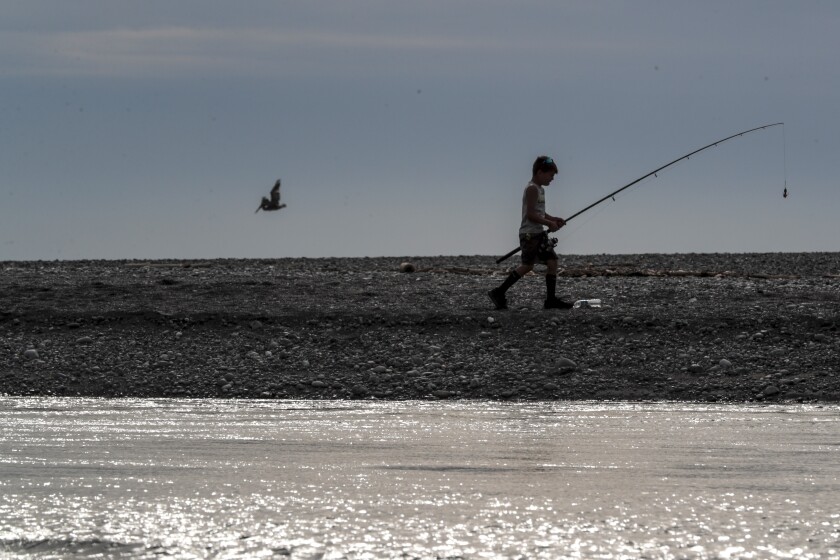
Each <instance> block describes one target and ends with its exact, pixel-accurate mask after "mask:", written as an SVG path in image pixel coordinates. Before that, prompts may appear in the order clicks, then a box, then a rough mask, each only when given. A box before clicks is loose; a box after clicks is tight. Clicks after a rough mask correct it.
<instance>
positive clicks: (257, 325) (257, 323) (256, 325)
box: [249, 320, 263, 331]
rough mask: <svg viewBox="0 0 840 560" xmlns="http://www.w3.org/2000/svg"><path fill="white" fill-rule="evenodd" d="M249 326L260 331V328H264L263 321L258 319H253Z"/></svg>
mask: <svg viewBox="0 0 840 560" xmlns="http://www.w3.org/2000/svg"><path fill="white" fill-rule="evenodd" d="M249 326H250V327H251V330H255V331H258V330H260V329H262V328H263V324H262V321H257V320H254V321H251V323H250V325H249Z"/></svg>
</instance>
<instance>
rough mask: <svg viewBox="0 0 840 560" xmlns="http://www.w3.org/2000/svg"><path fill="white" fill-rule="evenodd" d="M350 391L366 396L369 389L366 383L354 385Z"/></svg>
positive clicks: (358, 395) (359, 395) (356, 394)
mask: <svg viewBox="0 0 840 560" xmlns="http://www.w3.org/2000/svg"><path fill="white" fill-rule="evenodd" d="M350 392H351V393H353V395H355V396H357V397H364V396H365V395H367V393H368V390H367V387H365V386H364V385H353V387H351V388H350Z"/></svg>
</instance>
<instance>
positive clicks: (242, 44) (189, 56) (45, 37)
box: [0, 27, 515, 76]
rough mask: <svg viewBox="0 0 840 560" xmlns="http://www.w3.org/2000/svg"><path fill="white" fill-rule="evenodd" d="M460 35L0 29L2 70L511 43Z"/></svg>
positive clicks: (148, 68) (212, 64) (113, 67)
mask: <svg viewBox="0 0 840 560" xmlns="http://www.w3.org/2000/svg"><path fill="white" fill-rule="evenodd" d="M514 46H515V45H505V44H499V43H498V42H494V41H488V40H482V39H476V38H462V37H454V38H453V37H444V36H432V35H404V34H387V33H348V32H335V31H322V30H318V31H301V30H292V31H289V30H277V29H254V28H236V29H196V28H189V27H158V28H149V29H136V30H135V29H110V30H91V31H64V32H48V33H47V32H8V31H7V32H3V33H2V34H0V50H2V51H3V52H4V53H5V54H3V55H2V57H0V74H2V75H6V76H9V75H24V76H34V75H76V76H79V75H82V76H97V75H98V76H148V75H161V74H162V75H167V74H172V73H178V72H184V71H188V72H195V73H205V72H212V71H219V70H223V71H225V72H230V73H233V74H242V73H246V74H247V73H263V72H278V71H279V72H283V71H293V70H295V69H302V68H305V67H306V66H307V65H309V64H311V61H307V60H306V58H305V57H304V56H302V55H304V54H306V55H307V56H309V57H312V58H313V59H316V60H317V59H318V58H319V57H320V58H323V57H324V56H326V55H328V54H335V53H337V52H344V53H347V52H355V53H357V54H362V53H369V54H372V55H373V54H376V53H378V52H382V51H383V49H384V50H387V51H388V52H393V51H394V50H400V51H405V52H441V51H464V50H474V51H477V50H486V49H503V48H509V47H510V48H513V47H514Z"/></svg>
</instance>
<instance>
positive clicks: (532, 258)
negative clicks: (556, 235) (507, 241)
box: [519, 233, 557, 266]
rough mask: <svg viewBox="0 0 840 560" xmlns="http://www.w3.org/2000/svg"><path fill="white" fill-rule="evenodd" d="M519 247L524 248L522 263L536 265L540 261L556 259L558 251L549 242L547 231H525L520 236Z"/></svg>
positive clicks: (542, 262)
mask: <svg viewBox="0 0 840 560" xmlns="http://www.w3.org/2000/svg"><path fill="white" fill-rule="evenodd" d="M519 247H520V248H521V249H522V264H524V265H527V266H534V265H535V264H537V263H538V262H539V263H540V264H545V263H546V262H547V261H556V260H557V253H555V252H554V247H553V246H552V245H551V244H550V243H549V242H548V234H547V233H523V234H521V235H520V236H519Z"/></svg>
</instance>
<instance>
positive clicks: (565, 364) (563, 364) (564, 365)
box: [554, 356, 577, 370]
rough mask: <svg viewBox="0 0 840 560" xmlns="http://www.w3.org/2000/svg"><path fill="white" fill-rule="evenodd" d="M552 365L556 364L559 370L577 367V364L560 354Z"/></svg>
mask: <svg viewBox="0 0 840 560" xmlns="http://www.w3.org/2000/svg"><path fill="white" fill-rule="evenodd" d="M554 365H555V366H557V368H558V369H560V370H566V369H577V364H576V363H575V362H573V361H572V360H570V359H569V358H566V357H565V356H560V357H559V358H557V361H556V362H554Z"/></svg>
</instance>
